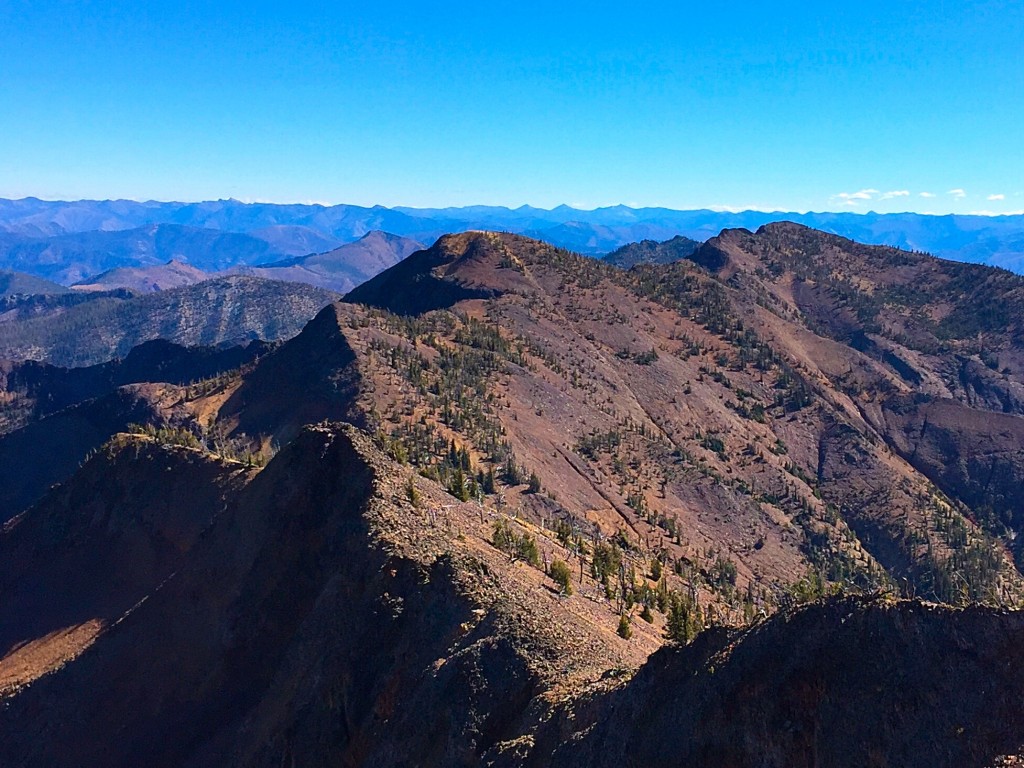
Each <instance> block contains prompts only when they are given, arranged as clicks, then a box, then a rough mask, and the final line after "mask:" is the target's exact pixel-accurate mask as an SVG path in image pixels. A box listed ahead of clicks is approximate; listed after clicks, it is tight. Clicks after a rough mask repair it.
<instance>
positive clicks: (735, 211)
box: [0, 195, 1024, 218]
mask: <svg viewBox="0 0 1024 768" xmlns="http://www.w3.org/2000/svg"><path fill="white" fill-rule="evenodd" d="M0 200H2V201H7V202H12V203H21V202H28V201H37V202H41V203H69V204H70V203H135V204H136V205H148V204H155V205H174V204H177V205H202V204H204V203H237V204H239V205H247V206H248V205H274V206H282V207H283V206H303V207H307V208H324V209H329V208H340V207H351V208H365V209H368V210H372V209H374V208H383V209H385V210H392V211H399V212H401V211H402V210H409V211H458V210H466V209H470V208H494V209H503V210H506V211H510V212H514V211H518V210H522V209H523V208H529V209H533V210H536V211H542V212H544V213H553V212H554V211H556V210H559V209H569V210H572V211H577V212H579V213H597V212H599V211H608V210H612V209H615V208H621V209H626V210H630V211H645V210H662V211H671V212H672V213H704V212H706V213H716V214H731V215H739V214H743V213H763V214H794V215H797V216H812V215H837V216H838V215H851V216H907V215H913V216H929V217H935V218H939V217H945V216H973V217H977V218H1001V217H1013V216H1024V210H1018V211H1006V212H1003V213H999V212H996V211H968V212H966V213H953V212H949V213H938V212H935V211H910V210H905V211H887V212H879V211H875V210H867V211H851V210H849V209H848V208H847V209H844V210H828V209H821V210H813V209H807V210H804V211H800V210H794V209H785V208H762V207H756V206H751V207H739V206H728V205H709V206H705V207H701V208H672V207H669V206H666V205H643V206H637V205H628V204H626V203H615V204H611V205H599V206H595V207H594V208H581V207H578V206H575V205H571V204H569V203H560V204H558V205H555V206H552V207H551V208H544V207H541V206H536V205H532V204H530V203H523V204H521V205H517V206H512V205H502V204H490V203H471V204H468V205H401V204H398V205H383V204H381V203H374V204H372V205H362V204H359V203H331V202H326V201H313V200H297V201H277V200H259V199H255V200H240V199H238V198H236V197H222V198H217V199H205V200H158V199H155V198H148V199H145V200H139V199H137V198H131V197H107V198H91V197H82V198H76V199H67V198H49V197H39V196H37V195H26V196H24V197H0Z"/></svg>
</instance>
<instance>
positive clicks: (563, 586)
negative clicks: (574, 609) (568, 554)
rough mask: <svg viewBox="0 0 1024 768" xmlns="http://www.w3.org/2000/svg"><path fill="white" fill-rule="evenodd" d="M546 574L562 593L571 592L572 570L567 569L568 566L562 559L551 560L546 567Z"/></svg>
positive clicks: (568, 593)
mask: <svg viewBox="0 0 1024 768" xmlns="http://www.w3.org/2000/svg"><path fill="white" fill-rule="evenodd" d="M548 574H549V575H550V576H551V578H552V579H553V580H554V582H555V584H557V585H558V588H559V590H561V592H562V594H565V595H571V594H572V572H571V571H570V570H569V566H568V565H566V563H565V562H564V561H562V560H554V561H552V563H551V565H550V567H549V568H548Z"/></svg>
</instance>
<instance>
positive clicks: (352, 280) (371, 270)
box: [239, 231, 423, 293]
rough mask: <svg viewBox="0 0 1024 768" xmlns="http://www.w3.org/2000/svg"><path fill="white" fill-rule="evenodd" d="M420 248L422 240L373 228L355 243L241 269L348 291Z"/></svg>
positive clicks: (263, 275)
mask: <svg viewBox="0 0 1024 768" xmlns="http://www.w3.org/2000/svg"><path fill="white" fill-rule="evenodd" d="M421 248H423V244H422V243H419V242H417V241H415V240H412V239H410V238H407V237H399V236H398V235H391V234H388V233H387V232H378V231H374V232H369V233H367V234H365V235H363V236H362V237H361V238H359V240H357V241H356V242H354V243H348V244H346V245H342V246H340V247H338V248H335V249H334V250H331V251H327V252H326V253H312V254H309V255H307V256H297V257H293V258H290V259H284V260H282V261H278V262H273V263H270V264H262V265H260V266H257V267H248V268H242V269H241V270H239V271H240V272H242V273H243V274H250V275H256V276H257V277H265V278H268V279H271V280H290V281H293V282H298V283H307V284H309V285H316V286H319V287H321V288H326V289H328V290H332V291H338V292H339V293H346V292H348V291H350V290H352V289H353V288H355V287H356V286H357V285H359V284H361V283H364V282H366V281H367V280H369V279H370V278H371V277H373V276H375V275H377V274H379V273H381V272H383V271H384V270H385V269H387V268H388V267H391V266H393V265H395V264H397V263H398V262H399V261H401V260H402V259H404V258H405V257H406V256H408V255H409V254H411V253H414V252H415V251H418V250H420V249H421Z"/></svg>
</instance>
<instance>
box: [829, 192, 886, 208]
mask: <svg viewBox="0 0 1024 768" xmlns="http://www.w3.org/2000/svg"><path fill="white" fill-rule="evenodd" d="M878 194H881V193H880V192H879V191H878V190H877V189H862V190H860V191H859V192H840V193H839V194H838V195H833V198H838V199H840V200H842V201H843V203H844V204H845V205H856V204H857V201H858V200H871V199H872V198H873V197H874V196H875V195H878Z"/></svg>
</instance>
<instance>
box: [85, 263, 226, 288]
mask: <svg viewBox="0 0 1024 768" xmlns="http://www.w3.org/2000/svg"><path fill="white" fill-rule="evenodd" d="M210 277H211V275H210V273H208V272H204V271H203V270H201V269H198V268H196V267H193V266H192V265H191V264H185V263H184V262H181V261H177V260H176V259H171V260H170V261H168V262H167V263H166V264H157V265H153V266H148V267H118V268H116V269H110V270H107V271H106V272H101V273H100V274H98V275H96V276H95V277H92V278H89V279H88V280H86V281H84V282H81V283H75V284H74V286H73V288H74V289H75V290H77V291H111V290H114V289H116V288H126V289H127V290H130V291H133V292H135V293H151V292H153V291H166V290H167V289H169V288H181V287H183V286H186V285H195V284H196V283H201V282H202V281H203V280H209V279H210Z"/></svg>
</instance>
